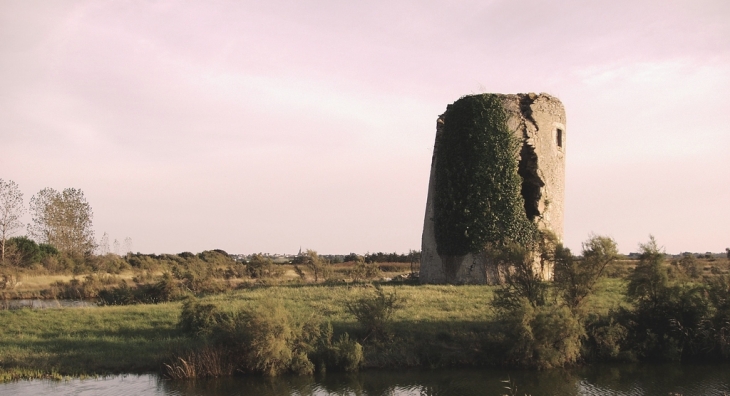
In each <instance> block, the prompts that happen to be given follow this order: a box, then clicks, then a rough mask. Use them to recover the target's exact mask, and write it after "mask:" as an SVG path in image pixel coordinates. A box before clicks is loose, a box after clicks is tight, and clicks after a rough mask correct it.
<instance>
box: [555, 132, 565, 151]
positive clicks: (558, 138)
mask: <svg viewBox="0 0 730 396" xmlns="http://www.w3.org/2000/svg"><path fill="white" fill-rule="evenodd" d="M555 141H556V142H557V143H558V147H560V148H562V147H563V130H562V129H558V130H557V131H556V132H555Z"/></svg>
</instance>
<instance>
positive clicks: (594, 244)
mask: <svg viewBox="0 0 730 396" xmlns="http://www.w3.org/2000/svg"><path fill="white" fill-rule="evenodd" d="M616 258H618V248H617V247H616V242H615V241H614V240H613V239H611V238H609V237H604V236H597V235H593V236H591V237H590V239H588V241H586V242H583V258H582V259H581V260H577V259H576V258H574V257H573V255H572V254H571V253H570V249H568V248H565V247H563V246H562V245H559V246H558V247H557V248H556V250H555V275H554V277H555V287H557V288H558V290H559V291H560V293H561V294H562V297H563V299H564V300H565V304H566V305H567V306H568V307H569V308H570V309H571V310H572V311H573V312H576V311H577V310H578V308H579V307H580V305H581V304H582V303H583V301H585V298H586V297H588V296H589V295H590V294H591V293H592V292H593V288H594V287H595V286H596V282H598V280H599V279H600V278H601V277H602V276H603V274H604V272H605V270H606V267H608V265H609V264H611V263H612V262H613V261H614V260H616Z"/></svg>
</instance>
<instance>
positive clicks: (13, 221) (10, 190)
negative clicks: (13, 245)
mask: <svg viewBox="0 0 730 396" xmlns="http://www.w3.org/2000/svg"><path fill="white" fill-rule="evenodd" d="M24 212H25V208H24V207H23V193H22V192H20V190H19V189H18V185H17V184H15V182H14V181H12V180H8V181H7V182H6V181H4V180H3V179H0V244H1V245H2V248H1V250H2V254H1V255H0V262H1V263H3V264H5V242H6V241H7V240H8V238H9V237H11V236H12V235H13V234H14V233H15V231H16V230H18V229H20V228H23V222H21V221H20V217H21V216H22V215H23V213H24Z"/></svg>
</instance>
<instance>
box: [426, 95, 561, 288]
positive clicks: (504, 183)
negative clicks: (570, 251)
mask: <svg viewBox="0 0 730 396" xmlns="http://www.w3.org/2000/svg"><path fill="white" fill-rule="evenodd" d="M565 146H566V130H565V110H564V108H563V104H562V103H561V102H560V100H558V99H557V98H555V97H552V96H550V95H547V94H544V93H541V94H539V95H538V94H534V93H529V94H516V95H503V94H480V95H470V96H465V97H462V98H461V99H459V100H457V101H456V102H454V103H453V104H451V105H449V106H447V108H446V112H444V114H442V115H441V116H440V117H439V118H438V120H437V122H436V141H435V144H434V154H433V159H432V162H431V177H430V180H429V187H428V199H427V202H426V216H425V220H424V225H423V239H422V253H421V254H422V255H421V273H420V279H421V282H422V283H456V284H462V283H481V284H483V283H488V284H494V283H498V282H499V274H498V271H497V268H496V266H495V265H494V264H493V263H490V260H489V259H488V258H487V255H486V254H485V253H484V251H483V246H485V245H486V244H489V243H491V242H494V241H495V240H497V239H499V238H503V239H504V238H506V239H509V240H512V241H517V242H519V241H520V238H523V236H524V235H527V234H529V232H534V231H530V230H535V229H542V230H549V231H552V232H553V233H554V234H555V235H556V236H557V238H558V239H559V240H562V237H563V202H564V195H565V187H564V186H565ZM542 276H543V277H545V278H548V277H550V276H551V274H550V273H543V274H542Z"/></svg>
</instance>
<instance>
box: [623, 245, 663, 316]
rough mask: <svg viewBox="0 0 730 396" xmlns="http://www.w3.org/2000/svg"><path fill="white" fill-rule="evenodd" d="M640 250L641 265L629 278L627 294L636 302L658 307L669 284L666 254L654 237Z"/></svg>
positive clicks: (637, 266)
mask: <svg viewBox="0 0 730 396" xmlns="http://www.w3.org/2000/svg"><path fill="white" fill-rule="evenodd" d="M639 249H640V250H641V255H640V256H639V263H638V264H637V265H636V268H635V269H634V272H633V273H632V274H631V276H630V277H629V284H628V288H627V294H628V296H629V298H631V299H633V300H635V301H638V302H642V303H643V302H646V303H648V304H649V305H651V306H657V305H658V304H659V303H661V299H662V295H663V292H664V291H665V290H666V289H667V286H668V284H669V277H668V276H667V269H666V268H664V252H662V250H661V248H660V247H659V246H658V245H657V242H656V239H654V236H652V235H650V236H649V242H648V243H646V244H640V245H639Z"/></svg>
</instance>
